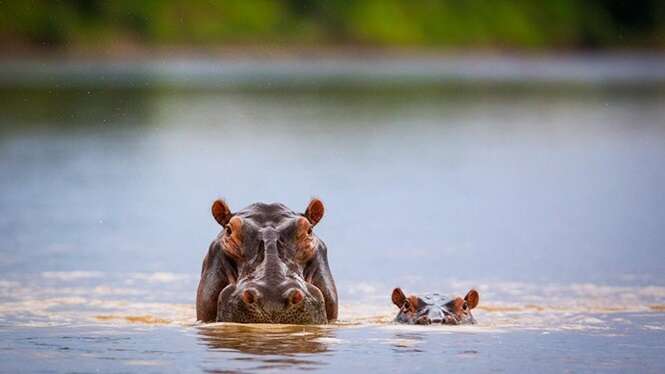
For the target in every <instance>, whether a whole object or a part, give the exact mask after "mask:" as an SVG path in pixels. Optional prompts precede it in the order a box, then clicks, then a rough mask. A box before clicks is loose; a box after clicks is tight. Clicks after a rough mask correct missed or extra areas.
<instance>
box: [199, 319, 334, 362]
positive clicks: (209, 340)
mask: <svg viewBox="0 0 665 374" xmlns="http://www.w3.org/2000/svg"><path fill="white" fill-rule="evenodd" d="M198 334H199V337H200V341H201V342H202V343H204V344H206V345H207V346H208V347H209V348H210V349H211V350H237V351H240V352H244V353H251V354H265V355H271V354H273V355H275V354H276V355H291V354H294V353H321V352H325V351H327V350H328V348H327V346H326V344H325V341H326V339H333V338H334V335H333V334H334V331H333V330H332V329H330V328H326V327H321V326H297V325H260V324H258V325H241V324H234V323H217V324H211V325H202V326H199V327H198Z"/></svg>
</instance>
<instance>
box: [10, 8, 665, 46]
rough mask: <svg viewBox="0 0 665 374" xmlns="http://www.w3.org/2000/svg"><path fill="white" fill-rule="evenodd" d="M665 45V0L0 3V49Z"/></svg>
mask: <svg viewBox="0 0 665 374" xmlns="http://www.w3.org/2000/svg"><path fill="white" fill-rule="evenodd" d="M121 43H129V44H137V45H146V46H155V45H167V46H180V45H184V46H194V47H196V46H199V45H201V46H203V45H250V44H266V43H269V44H274V45H292V44H294V45H311V46H319V45H359V46H405V47H411V46H413V47H479V48H484V47H508V48H512V47H517V48H602V47H642V48H648V47H663V46H665V1H662V0H650V1H649V0H646V1H626V0H560V1H541V2H536V1H528V0H464V1H463V0H421V1H418V0H355V1H352V0H351V1H342V0H327V1H326V0H282V1H278V0H275V1H270V0H226V1H211V0H187V1H185V0H174V1H158V0H114V1H102V0H69V1H57V0H13V1H7V0H0V44H1V45H2V46H4V47H9V48H11V47H13V46H26V45H27V46H38V47H41V46H47V47H72V48H76V47H108V46H113V45H114V44H121Z"/></svg>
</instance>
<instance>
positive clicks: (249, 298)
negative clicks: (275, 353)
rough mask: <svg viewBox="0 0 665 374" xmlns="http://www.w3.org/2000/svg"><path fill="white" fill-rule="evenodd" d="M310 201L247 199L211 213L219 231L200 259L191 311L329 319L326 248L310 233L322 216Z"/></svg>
mask: <svg viewBox="0 0 665 374" xmlns="http://www.w3.org/2000/svg"><path fill="white" fill-rule="evenodd" d="M323 211H324V208H323V203H322V202H321V201H320V200H318V199H314V200H312V201H311V202H310V204H309V206H308V207H307V209H306V211H305V212H304V213H295V212H293V211H292V210H291V209H289V208H287V207H286V206H284V205H283V204H276V203H275V204H264V203H255V204H252V205H250V206H248V207H247V208H245V209H243V210H241V211H238V212H235V213H231V210H230V209H229V207H228V206H227V205H226V203H225V202H223V201H221V200H217V201H215V202H214V203H213V206H212V213H213V217H214V218H215V220H216V221H217V222H218V223H220V224H221V225H222V226H223V227H224V229H223V230H222V232H220V234H219V235H218V236H217V238H216V239H215V240H214V241H213V242H212V244H211V245H210V249H209V250H208V253H207V255H206V256H205V258H204V260H203V268H202V270H201V280H200V282H199V287H198V292H197V300H196V314H197V318H198V320H200V321H203V322H214V321H217V322H239V323H285V324H325V323H327V322H329V321H334V320H335V319H336V318H337V290H336V288H335V282H334V280H333V278H332V274H331V272H330V268H329V266H328V257H327V248H326V246H325V244H324V243H323V241H322V240H321V239H319V238H318V237H317V236H316V235H315V234H314V231H313V228H314V226H315V225H316V224H317V223H318V222H319V221H320V220H321V218H322V217H323Z"/></svg>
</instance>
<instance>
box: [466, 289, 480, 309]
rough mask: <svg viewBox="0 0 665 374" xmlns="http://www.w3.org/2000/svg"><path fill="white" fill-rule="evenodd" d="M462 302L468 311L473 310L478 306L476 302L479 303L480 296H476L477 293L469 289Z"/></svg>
mask: <svg viewBox="0 0 665 374" xmlns="http://www.w3.org/2000/svg"><path fill="white" fill-rule="evenodd" d="M464 301H466V305H467V306H468V307H469V309H473V308H475V307H477V306H478V302H479V301H480V295H478V291H476V290H474V289H471V291H469V292H468V293H467V294H466V296H464Z"/></svg>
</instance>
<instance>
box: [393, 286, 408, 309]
mask: <svg viewBox="0 0 665 374" xmlns="http://www.w3.org/2000/svg"><path fill="white" fill-rule="evenodd" d="M392 299H393V304H395V305H397V307H398V308H401V307H402V306H404V303H405V302H406V295H404V292H402V289H401V288H399V287H397V288H395V289H394V290H393V295H392Z"/></svg>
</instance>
